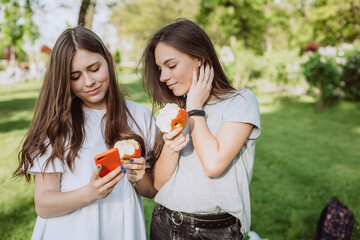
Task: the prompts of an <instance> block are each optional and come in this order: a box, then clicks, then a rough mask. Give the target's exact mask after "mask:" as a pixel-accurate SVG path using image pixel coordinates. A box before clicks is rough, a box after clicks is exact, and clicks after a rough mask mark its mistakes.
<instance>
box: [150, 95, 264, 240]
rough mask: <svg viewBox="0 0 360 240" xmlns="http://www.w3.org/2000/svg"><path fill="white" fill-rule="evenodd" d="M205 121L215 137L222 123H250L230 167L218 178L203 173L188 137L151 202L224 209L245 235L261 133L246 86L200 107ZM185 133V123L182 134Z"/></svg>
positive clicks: (203, 209)
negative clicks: (228, 95) (239, 224)
mask: <svg viewBox="0 0 360 240" xmlns="http://www.w3.org/2000/svg"><path fill="white" fill-rule="evenodd" d="M203 109H204V110H205V112H206V118H205V120H206V123H207V125H208V127H209V130H210V132H211V133H212V135H214V136H216V134H217V132H218V130H219V128H220V126H221V124H222V123H223V122H243V123H250V124H252V125H254V128H253V130H252V131H251V133H250V135H249V137H248V139H247V140H246V142H245V143H244V145H243V147H242V149H241V150H240V152H239V153H238V154H237V156H236V157H235V158H234V160H233V161H232V163H231V164H230V166H229V167H228V168H227V169H226V170H225V172H224V173H223V174H222V175H220V176H219V177H215V178H209V177H207V176H206V175H205V173H204V170H203V167H202V165H201V162H200V160H199V158H198V156H197V155H196V152H195V150H194V146H193V143H192V141H191V139H190V141H189V143H188V144H187V146H186V147H185V148H184V149H182V150H181V152H180V159H179V163H178V166H177V168H176V169H175V171H174V174H173V175H172V177H171V179H170V180H169V181H168V182H167V183H166V184H165V185H164V186H163V187H162V188H161V189H160V191H159V192H158V193H157V195H156V196H155V202H157V203H160V204H161V205H163V206H165V207H167V208H169V209H171V210H177V211H182V212H187V213H200V214H201V213H210V214H211V213H212V214H215V213H218V212H228V213H230V214H232V215H233V216H235V217H237V218H238V219H240V222H241V232H242V233H243V234H244V235H246V234H247V233H248V232H249V228H250V216H251V214H250V193H249V185H250V180H251V177H252V173H253V166H254V157H255V141H256V138H257V137H258V136H259V135H260V133H261V128H260V113H259V105H258V101H257V98H256V96H255V94H254V93H253V92H252V91H250V90H249V89H244V90H239V91H238V92H237V94H234V95H233V96H231V97H229V98H227V99H226V100H223V101H213V102H211V103H209V104H207V105H205V106H204V108H203ZM187 133H189V126H187V128H186V129H185V130H184V134H187Z"/></svg>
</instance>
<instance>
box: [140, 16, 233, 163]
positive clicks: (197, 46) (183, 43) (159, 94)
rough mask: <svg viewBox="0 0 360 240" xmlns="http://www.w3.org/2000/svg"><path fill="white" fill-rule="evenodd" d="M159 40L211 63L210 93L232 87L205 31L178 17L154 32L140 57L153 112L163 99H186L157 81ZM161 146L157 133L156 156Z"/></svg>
mask: <svg viewBox="0 0 360 240" xmlns="http://www.w3.org/2000/svg"><path fill="white" fill-rule="evenodd" d="M159 43H166V44H167V45H169V46H171V47H174V48H175V49H177V50H178V51H180V52H183V53H185V54H188V55H189V56H191V57H193V58H197V59H202V60H204V61H205V62H207V63H209V64H211V65H212V66H213V67H214V80H213V84H212V89H211V93H210V94H211V95H212V96H215V97H217V98H219V99H222V97H223V96H224V94H227V93H229V92H232V91H235V89H234V88H233V87H232V86H231V84H230V83H229V81H228V79H227V77H226V75H225V73H224V70H223V68H222V66H221V64H220V61H219V58H218V57H217V54H216V51H215V48H214V45H213V44H212V42H211V40H210V38H209V37H208V35H207V34H206V33H205V31H204V30H203V29H202V28H201V27H200V26H198V25H197V24H196V23H194V22H192V21H190V20H187V19H179V20H177V21H175V22H173V23H171V24H169V25H167V26H165V27H164V28H162V29H160V30H159V31H158V32H156V33H155V34H154V36H153V37H152V38H151V39H150V41H149V42H148V44H147V46H146V48H145V50H144V52H143V55H142V58H141V63H142V84H143V87H144V89H145V91H146V93H147V94H148V95H149V96H150V99H151V101H152V104H153V112H154V113H156V112H157V111H158V110H159V109H160V108H162V107H164V105H165V104H166V103H176V104H178V105H179V106H180V107H182V108H185V103H186V98H185V97H183V96H175V95H174V94H173V92H172V91H171V90H170V89H169V88H168V87H167V86H166V83H163V82H160V72H159V69H158V67H157V66H156V62H155V48H156V46H157V45H158V44H159ZM162 146H163V140H162V134H161V133H160V134H158V135H157V137H156V141H155V144H154V153H155V157H156V159H157V158H158V156H159V155H160V152H161V149H162Z"/></svg>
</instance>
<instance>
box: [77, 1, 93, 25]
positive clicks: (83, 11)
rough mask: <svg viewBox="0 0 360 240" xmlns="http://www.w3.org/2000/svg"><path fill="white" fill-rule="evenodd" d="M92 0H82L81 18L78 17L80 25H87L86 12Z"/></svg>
mask: <svg viewBox="0 0 360 240" xmlns="http://www.w3.org/2000/svg"><path fill="white" fill-rule="evenodd" d="M90 3H91V0H82V2H81V6H80V11H79V19H78V25H79V26H85V23H86V12H87V10H88V9H89V6H90Z"/></svg>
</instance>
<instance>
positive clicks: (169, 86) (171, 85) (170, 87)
mask: <svg viewBox="0 0 360 240" xmlns="http://www.w3.org/2000/svg"><path fill="white" fill-rule="evenodd" d="M175 84H176V83H172V84H169V85H167V87H168V88H169V89H172V88H174V86H175Z"/></svg>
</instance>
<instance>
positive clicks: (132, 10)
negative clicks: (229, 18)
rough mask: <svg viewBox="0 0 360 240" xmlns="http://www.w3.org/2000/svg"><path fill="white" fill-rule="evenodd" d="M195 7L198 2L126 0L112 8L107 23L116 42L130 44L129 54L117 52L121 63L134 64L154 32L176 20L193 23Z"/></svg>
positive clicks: (190, 0) (195, 0) (185, 0)
mask: <svg viewBox="0 0 360 240" xmlns="http://www.w3.org/2000/svg"><path fill="white" fill-rule="evenodd" d="M198 8H199V0H162V1H154V0H137V1H132V0H126V1H121V3H120V4H118V5H116V6H113V7H112V15H111V18H110V22H111V23H112V24H113V25H114V26H115V27H116V29H117V32H118V37H119V39H122V40H123V41H124V42H127V43H131V44H132V45H133V46H132V50H131V52H128V50H127V49H120V50H121V51H122V56H123V60H130V61H137V60H138V58H139V55H140V54H141V52H142V49H143V48H144V46H145V44H146V42H147V41H148V39H149V38H150V37H151V36H152V35H153V34H154V33H155V31H157V30H159V29H160V28H161V27H164V26H165V25H166V24H168V23H170V22H171V21H174V20H176V19H177V18H188V19H191V20H194V18H195V15H196V14H197V12H198ZM120 47H121V46H120ZM123 51H124V52H125V53H126V54H125V53H123Z"/></svg>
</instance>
